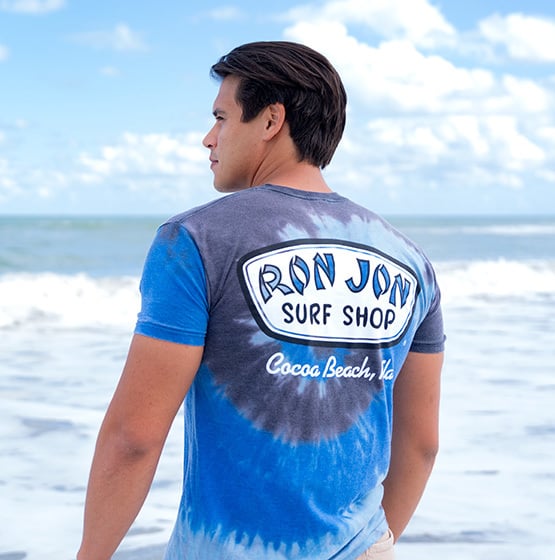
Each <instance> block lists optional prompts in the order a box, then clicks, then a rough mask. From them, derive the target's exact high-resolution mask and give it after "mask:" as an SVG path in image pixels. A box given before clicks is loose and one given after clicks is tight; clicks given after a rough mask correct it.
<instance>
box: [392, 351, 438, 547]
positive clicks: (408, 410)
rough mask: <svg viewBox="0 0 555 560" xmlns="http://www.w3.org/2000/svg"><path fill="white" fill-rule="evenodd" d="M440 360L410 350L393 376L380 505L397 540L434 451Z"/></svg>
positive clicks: (420, 489)
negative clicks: (388, 442)
mask: <svg viewBox="0 0 555 560" xmlns="http://www.w3.org/2000/svg"><path fill="white" fill-rule="evenodd" d="M442 364H443V353H439V354H419V353H417V352H410V353H409V355H408V357H407V359H406V361H405V364H404V365H403V368H402V369H401V372H400V373H399V376H398V377H397V380H396V381H395V387H394V390H393V438H392V442H391V465H390V467H389V472H388V475H387V477H386V479H385V481H384V498H383V507H384V510H385V515H386V517H387V521H388V523H389V526H390V528H391V530H392V532H393V534H394V535H395V539H396V540H397V539H398V538H399V537H400V536H401V533H402V532H403V531H404V529H405V527H406V526H407V524H408V522H409V521H410V518H411V517H412V514H413V513H414V510H415V509H416V506H417V505H418V502H419V501H420V498H421V496H422V493H423V492H424V488H425V486H426V483H427V481H428V478H429V476H430V473H431V471H432V467H433V465H434V460H435V457H436V454H437V450H438V439H439V437H438V424H439V394H440V373H441V367H442Z"/></svg>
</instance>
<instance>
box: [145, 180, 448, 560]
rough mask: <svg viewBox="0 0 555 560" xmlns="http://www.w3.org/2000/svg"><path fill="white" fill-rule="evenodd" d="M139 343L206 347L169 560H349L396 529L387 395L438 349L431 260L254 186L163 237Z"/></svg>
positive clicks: (356, 221) (381, 232)
mask: <svg viewBox="0 0 555 560" xmlns="http://www.w3.org/2000/svg"><path fill="white" fill-rule="evenodd" d="M141 292H142V301H143V304H142V310H141V312H140V314H139V319H138V323H137V327H136V332H137V333H139V334H143V335H146V336H151V337H155V338H161V339H164V340H168V341H172V342H177V343H183V344H192V345H204V347H205V350H204V356H203V360H202V364H201V367H200V369H199V371H198V373H197V375H196V377H195V380H194V383H193V385H192V388H191V390H190V392H189V395H188V396H187V398H186V433H187V434H188V436H189V437H186V444H185V445H186V449H185V457H186V461H185V476H184V486H183V496H182V500H181V504H180V508H179V513H178V518H177V522H176V525H175V529H174V532H173V535H172V537H171V540H170V543H169V545H168V549H167V552H166V560H178V559H179V560H182V559H203V560H204V559H206V560H215V559H221V560H224V559H226V560H227V559H244V560H247V559H248V560H278V559H298V560H302V559H311V560H315V559H322V560H324V559H332V558H333V559H334V560H341V559H354V558H356V557H357V556H358V555H359V554H362V552H363V551H364V550H366V549H367V548H368V547H370V546H371V545H372V544H373V543H374V542H375V541H376V540H377V539H378V538H379V537H380V536H381V535H382V534H383V533H384V532H385V531H386V530H387V523H386V520H385V516H384V512H383V510H382V508H381V499H382V494H383V488H382V484H381V483H382V481H383V479H384V477H385V475H386V473H387V470H388V464H389V454H390V439H391V422H392V389H393V383H394V381H395V377H396V376H397V374H398V373H399V370H400V368H401V366H402V364H403V361H404V360H405V357H406V355H407V353H408V352H409V351H414V352H430V353H433V352H440V351H442V350H443V341H444V335H443V326H442V318H441V309H440V303H439V299H440V298H439V290H438V288H437V285H436V281H435V276H434V272H433V269H432V267H431V265H430V263H429V262H428V260H427V258H426V257H425V256H424V254H423V253H422V252H421V251H420V250H419V249H418V248H417V247H416V246H415V245H414V244H413V243H411V242H410V241H409V240H407V239H406V238H405V237H404V236H403V235H401V234H400V233H399V232H398V231H396V230H395V229H393V228H392V227H391V226H390V225H389V224H388V223H387V222H385V221H384V220H382V219H381V218H379V217H378V216H377V215H375V214H373V213H372V212H370V211H368V210H366V209H364V208H362V207H361V206H359V205H356V204H354V203H353V202H351V201H349V200H348V199H346V198H344V197H342V196H340V195H338V194H336V193H312V192H306V191H301V190H296V189H290V188H286V187H278V186H274V185H264V186H261V187H255V188H250V189H247V190H244V191H241V192H238V193H234V194H231V195H228V196H226V197H224V198H221V199H218V200H216V201H214V202H211V203H209V204H206V205H204V206H201V207H199V208H195V209H193V210H191V211H189V212H186V213H184V214H181V215H179V216H176V217H174V218H172V219H171V220H169V221H168V222H167V223H165V224H164V225H162V226H161V227H160V229H159V231H158V233H157V236H156V239H155V240H154V243H153V245H152V247H151V250H150V253H149V255H148V258H147V260H146V264H145V270H144V273H143V278H142V282H141Z"/></svg>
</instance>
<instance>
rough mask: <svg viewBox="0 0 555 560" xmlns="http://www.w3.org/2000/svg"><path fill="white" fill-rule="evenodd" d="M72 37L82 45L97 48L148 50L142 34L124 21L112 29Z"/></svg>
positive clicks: (77, 34)
mask: <svg viewBox="0 0 555 560" xmlns="http://www.w3.org/2000/svg"><path fill="white" fill-rule="evenodd" d="M71 39H72V40H73V41H75V42H76V43H80V44H81V45H86V46H89V47H94V48H97V49H113V50H116V51H144V50H147V45H146V43H145V42H144V41H143V39H142V37H141V36H140V34H139V33H137V32H135V31H133V30H132V29H131V28H130V27H129V26H128V25H126V24H124V23H120V24H118V25H116V27H114V29H112V30H103V31H87V32H83V33H76V34H74V35H72V36H71Z"/></svg>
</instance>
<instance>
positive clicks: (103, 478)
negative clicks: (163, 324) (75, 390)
mask: <svg viewBox="0 0 555 560" xmlns="http://www.w3.org/2000/svg"><path fill="white" fill-rule="evenodd" d="M202 352H203V347H202V346H186V345H182V344H175V343H172V342H165V341H162V340H156V339H154V338H149V337H145V336H141V335H135V336H134V337H133V340H132V342H131V347H130V349H129V354H128V356H127V361H126V364H125V367H124V369H123V373H122V376H121V379H120V382H119V384H118V387H117V389H116V391H115V393H114V396H113V399H112V402H111V403H110V406H109V407H108V411H107V412H106V416H105V418H104V421H103V423H102V427H101V428H100V433H99V435H98V440H97V444H96V449H95V454H94V458H93V463H92V467H91V474H90V478H89V485H88V489H87V499H86V504H85V521H84V530H83V540H82V543H81V548H80V550H79V553H78V555H77V558H78V560H108V559H109V558H111V556H112V554H113V553H114V552H115V550H116V548H117V547H118V545H119V544H120V542H121V540H122V539H123V537H124V536H125V534H126V532H127V530H128V529H129V527H130V526H131V524H132V523H133V521H134V519H135V517H136V516H137V514H138V513H139V511H140V509H141V507H142V505H143V502H144V500H145V498H146V495H147V494H148V491H149V489H150V485H151V483H152V479H153V477H154V473H155V471H156V467H157V465H158V461H159V458H160V454H161V452H162V448H163V446H164V442H165V440H166V437H167V434H168V431H169V429H170V427H171V424H172V422H173V420H174V418H175V415H176V414H177V411H178V410H179V407H180V406H181V403H182V402H183V399H184V397H185V395H186V394H187V391H188V390H189V387H190V385H191V383H192V381H193V379H194V376H195V374H196V372H197V370H198V367H199V365H200V361H201V358H202Z"/></svg>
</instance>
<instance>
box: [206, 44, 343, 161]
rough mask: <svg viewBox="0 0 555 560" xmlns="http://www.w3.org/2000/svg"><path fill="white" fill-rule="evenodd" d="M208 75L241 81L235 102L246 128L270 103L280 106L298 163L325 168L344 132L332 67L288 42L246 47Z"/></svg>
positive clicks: (338, 81) (340, 97) (340, 92)
mask: <svg viewBox="0 0 555 560" xmlns="http://www.w3.org/2000/svg"><path fill="white" fill-rule="evenodd" d="M210 73H211V75H212V76H213V77H215V78H219V79H224V78H225V77H226V76H229V75H232V76H237V77H239V78H240V82H239V86H238V88H237V96H236V97H237V102H238V103H239V105H240V106H241V108H242V111H243V114H242V120H243V122H248V121H250V120H252V119H253V118H255V117H256V116H257V115H258V114H259V113H260V111H262V109H264V108H265V107H267V106H268V105H271V104H272V103H282V104H283V106H284V107H285V114H286V116H285V118H286V120H287V123H288V124H289V129H290V132H291V138H292V140H293V142H294V144H295V146H296V148H297V151H298V154H299V160H300V161H307V162H309V163H311V164H312V165H315V166H317V167H321V168H324V167H325V166H326V165H327V164H328V163H329V162H330V161H331V158H332V157H333V154H334V152H335V149H336V148H337V145H338V144H339V141H340V140H341V136H342V135H343V130H344V128H345V107H346V104H347V95H346V93H345V89H344V87H343V84H342V83H341V78H340V77H339V75H338V73H337V71H336V70H335V68H334V67H333V66H332V65H331V64H330V62H329V61H328V60H327V58H325V57H324V56H323V55H321V54H320V53H318V52H316V51H314V50H313V49H311V48H309V47H307V46H305V45H301V44H299V43H292V42H288V41H261V42H256V43H247V44H245V45H241V46H239V47H237V48H235V49H233V50H232V51H231V52H230V53H229V54H227V55H224V56H222V57H221V58H220V60H219V61H218V62H217V63H216V64H214V66H212V68H211V71H210Z"/></svg>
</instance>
